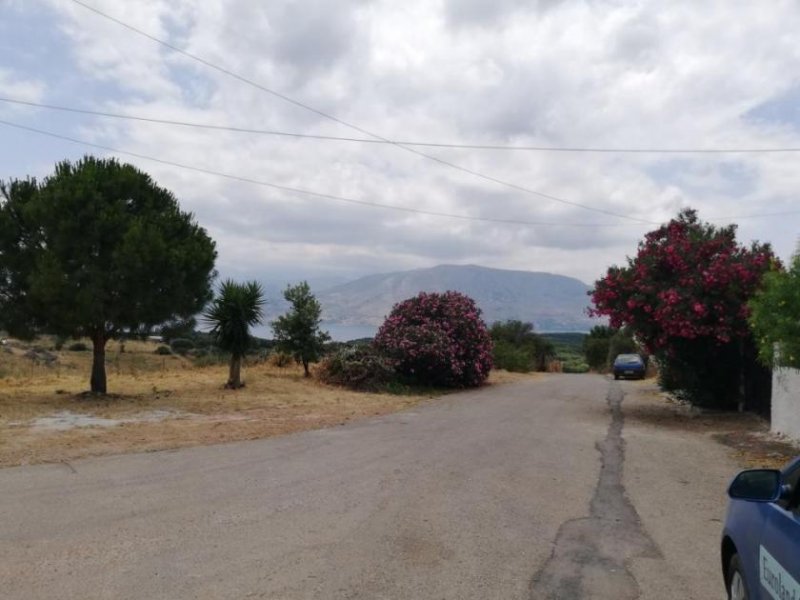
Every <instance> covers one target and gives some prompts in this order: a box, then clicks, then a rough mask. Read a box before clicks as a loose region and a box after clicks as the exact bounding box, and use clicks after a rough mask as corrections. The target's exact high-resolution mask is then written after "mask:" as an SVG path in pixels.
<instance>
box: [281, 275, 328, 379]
mask: <svg viewBox="0 0 800 600" xmlns="http://www.w3.org/2000/svg"><path fill="white" fill-rule="evenodd" d="M283 297H284V298H285V299H286V300H287V301H288V302H289V304H290V305H291V307H290V308H289V311H288V312H287V313H286V314H285V315H283V316H281V317H278V319H277V320H276V321H273V323H272V331H273V332H274V334H275V339H276V340H277V342H278V348H279V349H280V350H282V351H283V352H287V353H288V354H291V355H292V356H294V359H295V360H296V361H297V362H299V363H301V364H302V365H303V372H304V373H305V376H306V377H308V376H309V375H310V372H309V369H308V365H309V363H312V362H316V361H318V360H319V359H320V357H321V356H322V351H323V347H324V345H325V342H327V341H328V340H330V339H331V337H330V335H328V332H326V331H320V328H319V325H320V321H321V317H322V307H321V306H320V304H319V300H317V299H316V297H315V296H314V294H312V293H311V289H310V288H309V287H308V283H306V282H305V281H303V282H302V283H298V284H297V285H294V286H292V285H290V286H287V288H286V290H285V291H284V292H283Z"/></svg>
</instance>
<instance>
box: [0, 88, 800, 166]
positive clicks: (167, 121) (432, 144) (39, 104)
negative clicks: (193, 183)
mask: <svg viewBox="0 0 800 600" xmlns="http://www.w3.org/2000/svg"><path fill="white" fill-rule="evenodd" d="M0 102H6V103H8V104H17V105H23V106H31V107H36V108H45V109H48V110H58V111H63V112H71V113H78V114H83V115H92V116H96V117H106V118H113V119H124V120H128V121H141V122H145V123H155V124H160V125H176V126H180V127H191V128H195V129H208V130H212V131H230V132H233V133H248V134H256V135H270V136H278V137H289V138H299V139H311V140H324V141H334V142H357V143H360V144H391V142H388V141H385V140H381V139H376V138H357V137H345V136H338V135H322V134H315V133H298V132H291V131H277V130H274V129H257V128H252V127H237V126H234V125H219V124H214V123H198V122H195V121H179V120H175V119H160V118H156V117H145V116H142V115H131V114H122V113H115V112H108V111H100V110H90V109H87V108H77V107H74V106H60V105H57V104H45V103H42V102H32V101H30V100H22V99H19V98H4V97H0ZM394 143H396V144H400V145H403V146H416V147H427V148H451V149H454V150H498V151H512V152H513V151H528V152H530V151H532V152H582V153H601V154H758V153H792V152H800V147H797V148H795V147H784V148H775V147H772V148H599V147H597V148H591V147H579V146H524V145H509V144H464V143H445V142H420V141H409V140H397V141H396V142H394Z"/></svg>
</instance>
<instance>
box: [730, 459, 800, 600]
mask: <svg viewBox="0 0 800 600" xmlns="http://www.w3.org/2000/svg"><path fill="white" fill-rule="evenodd" d="M728 496H730V503H729V504H728V514H727V517H726V518H725V528H724V530H723V533H722V574H723V576H724V578H725V586H726V588H727V590H728V597H729V598H731V599H732V600H800V457H797V458H796V459H794V460H793V461H792V462H790V463H789V464H788V465H787V466H786V467H784V468H783V470H781V471H778V470H773V469H753V470H749V471H742V472H741V473H739V474H738V475H737V476H736V478H735V479H734V480H733V482H732V483H731V485H730V487H729V488H728Z"/></svg>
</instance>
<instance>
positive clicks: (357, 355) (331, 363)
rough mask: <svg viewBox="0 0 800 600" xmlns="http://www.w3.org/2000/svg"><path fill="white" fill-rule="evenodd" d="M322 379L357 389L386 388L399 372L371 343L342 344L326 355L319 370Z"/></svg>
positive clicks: (374, 390)
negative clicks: (348, 345) (396, 371)
mask: <svg viewBox="0 0 800 600" xmlns="http://www.w3.org/2000/svg"><path fill="white" fill-rule="evenodd" d="M317 376H318V377H319V378H320V380H321V381H323V382H325V383H330V384H334V385H341V386H345V387H348V388H350V389H354V390H363V391H371V392H376V391H381V390H384V389H385V388H386V387H387V386H388V385H389V384H390V383H391V382H393V381H394V380H395V379H396V377H397V375H396V373H395V370H394V368H392V365H391V363H390V362H389V360H388V359H386V358H385V357H384V356H381V355H380V354H379V353H378V352H377V351H376V350H375V348H373V347H372V346H365V345H357V346H352V347H343V348H340V349H339V350H337V351H335V352H333V353H332V354H330V355H328V356H327V357H325V358H324V359H323V360H322V362H321V363H320V366H319V369H318V370H317Z"/></svg>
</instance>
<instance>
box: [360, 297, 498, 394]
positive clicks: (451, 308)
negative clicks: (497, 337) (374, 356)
mask: <svg viewBox="0 0 800 600" xmlns="http://www.w3.org/2000/svg"><path fill="white" fill-rule="evenodd" d="M375 345H376V347H377V348H378V350H379V351H380V352H383V353H384V354H385V355H386V356H388V357H389V358H390V359H391V360H392V361H393V362H394V365H395V368H396V369H397V371H398V372H399V373H400V374H402V375H403V376H405V377H409V378H412V379H415V380H417V381H418V382H420V383H423V384H427V385H439V386H446V387H475V386H479V385H481V384H482V383H483V382H484V381H485V380H486V378H487V377H488V376H489V371H490V370H491V368H492V339H491V337H490V336H489V332H488V331H487V330H486V324H485V323H484V322H483V320H482V319H481V311H480V309H479V308H478V307H477V306H476V305H475V301H474V300H472V298H470V297H468V296H465V295H464V294H461V293H459V292H452V291H451V292H445V293H443V294H439V293H430V294H429V293H425V292H422V293H420V294H419V295H417V296H415V297H413V298H409V299H408V300H404V301H403V302H400V303H399V304H396V305H395V306H394V308H392V312H391V313H390V314H389V316H388V317H387V318H386V320H385V321H384V323H383V325H382V326H381V328H380V330H378V334H377V335H376V336H375Z"/></svg>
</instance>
